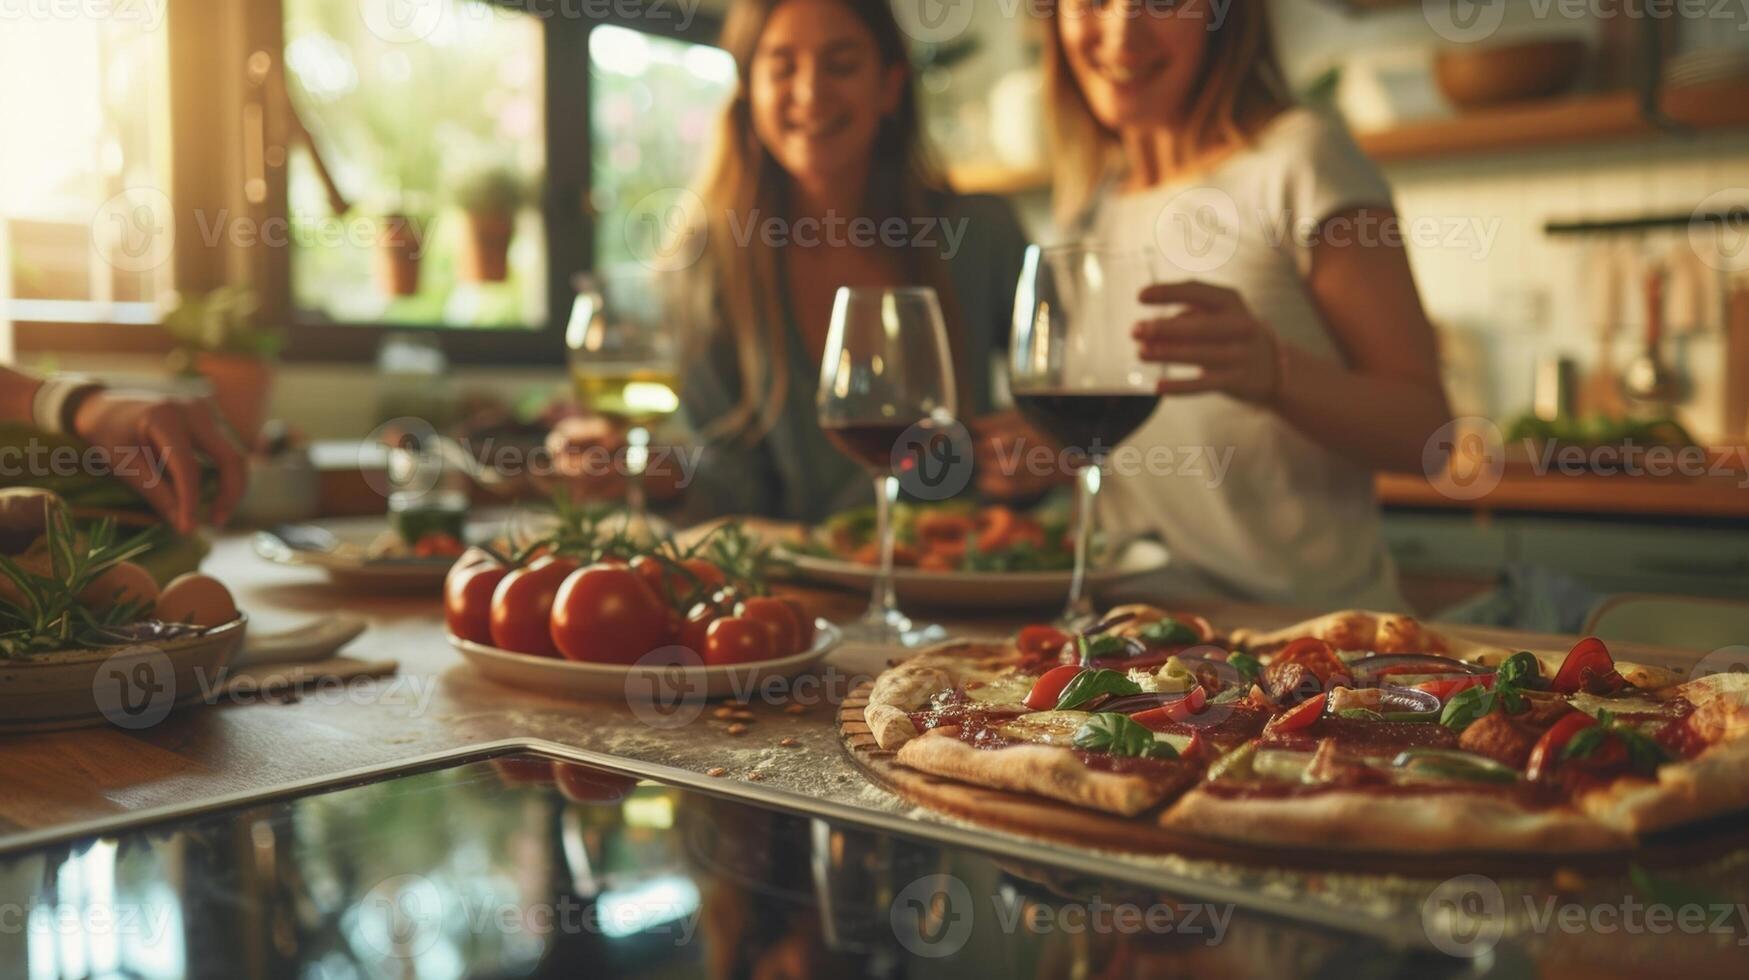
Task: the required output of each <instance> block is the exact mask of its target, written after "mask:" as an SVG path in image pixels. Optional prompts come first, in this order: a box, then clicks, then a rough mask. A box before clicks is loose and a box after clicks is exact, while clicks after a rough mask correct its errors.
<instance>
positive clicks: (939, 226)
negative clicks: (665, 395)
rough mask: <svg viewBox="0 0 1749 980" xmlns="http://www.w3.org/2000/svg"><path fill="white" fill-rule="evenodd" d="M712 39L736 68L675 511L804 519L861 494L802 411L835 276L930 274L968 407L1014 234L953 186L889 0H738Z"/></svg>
mask: <svg viewBox="0 0 1749 980" xmlns="http://www.w3.org/2000/svg"><path fill="white" fill-rule="evenodd" d="M723 45H724V47H725V48H727V49H728V51H729V53H730V54H732V55H733V56H734V58H735V63H736V71H737V78H738V82H737V85H736V90H735V95H734V98H733V101H731V102H730V104H729V106H728V108H727V109H726V110H725V112H724V114H723V118H722V123H721V128H720V131H719V133H718V137H717V146H716V150H715V156H714V158H713V159H712V160H711V161H710V163H709V165H708V166H707V168H706V172H705V178H704V180H703V182H702V184H701V187H700V192H699V197H700V198H701V200H702V214H701V215H700V216H699V225H700V227H699V228H698V229H697V231H698V233H701V234H704V235H706V236H707V240H706V247H705V249H704V251H703V255H702V259H701V261H700V262H699V263H698V264H697V265H695V266H694V267H692V268H690V269H688V270H686V272H685V276H684V278H685V285H686V287H687V288H686V290H685V293H686V298H687V300H688V306H689V310H688V313H687V315H686V319H687V320H689V321H690V322H694V323H702V324H704V325H705V330H704V332H703V335H702V338H701V339H700V341H699V342H698V344H697V347H696V350H695V352H694V356H693V360H692V363H691V365H690V368H689V369H688V370H686V371H685V372H684V377H683V381H682V390H681V399H682V403H683V407H684V410H685V412H686V414H687V417H688V418H689V420H690V421H691V422H692V423H693V425H694V426H695V427H698V428H700V429H702V430H703V431H704V432H705V433H706V435H707V436H708V437H709V438H708V440H707V445H706V447H705V453H704V455H703V457H702V459H701V461H700V465H699V466H698V468H697V472H696V473H695V474H693V475H692V480H691V486H689V487H688V488H687V489H686V491H685V495H684V500H685V510H686V512H687V515H688V516H689V517H703V516H707V515H710V514H755V515H766V516H773V517H784V518H791V519H796V520H803V521H817V520H820V519H822V518H824V517H826V516H828V515H830V514H832V513H833V512H835V511H837V510H841V509H843V508H844V507H846V506H850V505H853V504H857V503H863V502H866V501H867V498H868V495H869V488H868V480H867V478H866V476H865V475H863V474H862V472H861V471H860V470H859V469H858V468H857V466H856V464H854V463H852V462H851V461H850V460H849V459H847V458H846V457H844V456H842V455H840V454H839V453H838V452H837V451H836V450H834V449H833V448H832V446H831V444H830V443H828V442H827V441H826V439H825V437H824V435H823V434H822V433H821V431H820V428H819V425H818V423H817V422H816V419H815V407H814V397H815V387H816V384H817V381H818V378H819V364H820V357H821V355H822V352H823V350H824V347H825V339H826V332H827V327H828V323H829V320H830V316H831V308H832V302H833V296H834V294H835V293H836V292H837V290H838V287H840V286H907V285H926V286H933V287H935V289H936V291H937V293H938V294H939V296H940V299H941V305H942V309H943V312H944V314H945V316H946V319H947V326H948V331H949V333H950V335H951V340H952V346H953V351H954V356H955V359H956V362H957V368H958V373H959V374H960V376H961V378H962V385H961V389H960V390H961V392H962V395H961V399H960V401H961V405H960V412H961V415H962V417H966V418H971V417H973V416H974V415H976V414H977V413H982V412H987V411H989V409H990V372H989V366H990V359H991V355H992V353H993V352H995V351H997V350H999V349H1000V348H1001V347H1002V346H1004V345H1005V344H1006V341H1007V336H1008V330H1009V319H1010V312H1011V309H1012V306H1013V301H1014V283H1015V278H1016V276H1017V275H1018V272H1019V269H1020V264H1021V260H1022V256H1023V253H1024V251H1025V248H1026V241H1025V237H1024V235H1023V234H1022V232H1021V230H1020V227H1019V225H1018V224H1017V223H1016V222H1015V220H1014V217H1013V214H1012V212H1011V211H1010V210H1009V209H1008V207H1007V205H1006V204H1005V203H1003V202H1002V201H1000V200H998V199H996V198H990V197H972V196H959V195H955V194H953V193H952V192H951V191H949V190H948V189H947V184H946V181H945V180H944V179H943V178H942V176H941V174H940V172H939V170H938V169H937V167H936V165H935V163H934V161H933V160H932V158H931V156H930V154H929V152H928V150H927V148H926V146H925V144H924V141H923V138H922V134H921V131H920V127H919V121H918V109H917V100H916V95H915V92H914V83H913V73H912V70H911V67H910V64H909V61H908V59H907V52H906V48H905V41H904V36H903V34H902V33H901V32H900V30H899V27H898V24H897V22H896V21H895V20H894V18H893V13H892V10H891V9H890V8H889V6H888V4H887V0H736V2H735V3H734V4H733V5H732V6H731V8H730V10H729V14H728V20H727V23H726V24H725V27H724V32H723Z"/></svg>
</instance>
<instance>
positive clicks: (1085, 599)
mask: <svg viewBox="0 0 1749 980" xmlns="http://www.w3.org/2000/svg"><path fill="white" fill-rule="evenodd" d="M1101 462H1102V461H1101V460H1100V458H1099V457H1097V456H1096V457H1094V458H1092V459H1090V460H1088V463H1087V465H1086V466H1083V467H1082V468H1081V470H1080V471H1079V472H1078V473H1076V474H1075V475H1076V477H1077V479H1076V481H1075V504H1076V506H1075V571H1074V574H1073V575H1072V576H1071V577H1070V579H1069V606H1068V608H1067V609H1065V610H1063V621H1064V622H1065V623H1069V624H1075V623H1080V622H1084V621H1086V620H1088V619H1091V618H1093V597H1092V596H1090V595H1088V593H1087V552H1088V550H1089V546H1090V544H1091V542H1092V540H1093V518H1094V511H1095V503H1096V501H1097V498H1098V497H1099V484H1100V481H1101V479H1102V474H1101V473H1100V469H1099V465H1100V463H1101Z"/></svg>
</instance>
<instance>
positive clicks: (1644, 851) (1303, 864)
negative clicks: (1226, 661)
mask: <svg viewBox="0 0 1749 980" xmlns="http://www.w3.org/2000/svg"><path fill="white" fill-rule="evenodd" d="M873 686H874V685H873V682H872V681H869V682H865V683H864V684H862V685H861V686H859V687H857V688H856V689H855V690H853V691H851V693H850V695H849V696H848V697H846V698H845V700H844V702H843V704H842V705H840V707H839V711H838V735H839V740H840V742H841V743H842V744H843V746H844V750H845V752H847V753H848V754H849V756H850V759H851V761H852V762H853V763H855V765H856V767H857V768H858V769H860V770H862V772H863V773H864V774H865V775H867V776H868V777H869V779H871V780H873V781H874V782H876V783H878V784H880V785H881V786H883V787H885V788H886V789H888V790H890V791H891V792H893V793H896V794H898V795H899V796H902V797H904V798H905V799H907V800H910V801H911V802H913V803H916V804H918V805H920V806H923V807H926V808H928V809H930V810H934V811H937V812H940V813H943V814H947V815H948V816H951V817H954V818H957V819H960V820H965V821H969V822H971V823H974V824H978V825H984V826H990V827H995V828H998V829H1001V830H1005V831H1009V832H1012V833H1018V834H1023V835H1026V836H1030V837H1037V838H1041V839H1042V840H1045V841H1050V842H1054V843H1056V844H1060V845H1061V844H1066V845H1070V846H1073V847H1079V848H1093V849H1101V850H1116V851H1130V852H1136V853H1144V854H1173V855H1178V856H1181V857H1187V858H1196V859H1202V860H1208V861H1215V862H1226V863H1230V864H1241V865H1248V866H1254V867H1269V868H1280V869H1285V870H1292V871H1307V872H1311V871H1343V872H1356V873H1362V874H1379V875H1407V876H1410V877H1450V876H1452V875H1460V874H1486V875H1499V876H1517V877H1527V876H1548V875H1553V874H1554V873H1555V872H1557V871H1562V870H1571V871H1578V872H1580V873H1587V874H1622V873H1625V872H1626V871H1627V870H1628V869H1629V866H1630V865H1633V864H1639V865H1642V866H1645V867H1652V868H1665V867H1685V866H1695V865H1701V864H1705V863H1708V862H1711V861H1716V860H1720V859H1723V858H1726V857H1727V856H1729V855H1731V854H1733V853H1734V852H1736V851H1739V850H1742V849H1745V848H1749V826H1745V824H1744V820H1743V817H1742V815H1741V814H1734V815H1731V816H1728V817H1725V818H1721V819H1719V820H1714V821H1708V822H1707V823H1706V824H1704V825H1695V826H1690V827H1683V828H1678V829H1677V830H1676V831H1673V832H1670V833H1668V834H1666V835H1664V836H1663V837H1661V838H1660V839H1658V840H1656V841H1653V842H1648V843H1646V844H1643V845H1642V846H1640V847H1638V848H1635V849H1633V850H1627V851H1611V852H1596V853H1578V854H1574V853H1566V854H1555V855H1537V854H1531V853H1524V854H1485V853H1441V854H1427V853H1415V854H1402V853H1392V852H1384V851H1342V850H1337V849H1336V848H1334V847H1332V848H1320V849H1317V850H1310V849H1306V848H1288V847H1259V846H1255V845H1250V844H1238V843H1233V842H1230V841H1223V840H1218V839H1215V838H1212V837H1198V836H1193V835H1189V834H1185V833H1182V832H1179V831H1174V830H1168V829H1167V828H1165V827H1161V826H1160V825H1159V824H1158V823H1157V822H1156V819H1155V818H1156V817H1157V816H1158V814H1157V813H1154V812H1150V813H1145V814H1141V815H1139V816H1137V817H1134V818H1124V817H1119V816H1116V815H1113V814H1108V813H1100V812H1097V811H1094V810H1087V809H1083V808H1081V807H1076V806H1071V805H1069V804H1067V803H1059V802H1057V801H1055V800H1049V799H1045V798H1044V797H1039V796H1032V795H1030V794H1026V793H1014V792H1009V791H1006V790H998V789H990V788H987V787H982V786H973V785H970V784H968V783H961V782H957V781H955V780H951V779H945V778H942V777H939V776H932V775H930V774H928V773H924V772H919V771H917V770H915V769H911V768H909V767H907V766H902V765H900V764H899V763H898V762H897V761H895V759H894V755H895V753H893V752H889V751H887V750H885V749H882V748H881V747H880V746H879V745H878V744H876V743H875V738H874V734H873V733H872V732H871V731H870V729H869V726H868V722H867V720H866V718H865V717H864V716H863V709H864V708H866V707H867V706H868V695H869V691H870V689H871V688H872V687H873ZM1365 833H1366V828H1365V827H1356V828H1355V834H1356V836H1357V837H1358V836H1364V835H1365ZM1333 843H1334V842H1333ZM974 846H975V845H974Z"/></svg>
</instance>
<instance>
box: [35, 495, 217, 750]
mask: <svg viewBox="0 0 1749 980" xmlns="http://www.w3.org/2000/svg"><path fill="white" fill-rule="evenodd" d="M145 537H146V536H136V537H135V538H133V539H129V540H123V539H121V538H120V537H119V536H118V535H117V533H116V532H115V530H114V528H113V527H111V526H109V525H108V524H106V523H104V522H99V523H97V524H96V525H93V526H91V527H85V528H79V529H75V527H74V525H73V522H72V520H71V519H70V518H69V517H68V515H67V513H66V510H65V508H64V507H62V506H61V504H60V502H59V498H57V497H55V496H54V495H53V494H50V493H46V492H45V491H40V490H28V491H20V490H6V491H0V732H18V731H48V730H54V729H61V728H77V727H83V726H88V725H101V724H111V725H115V726H117V727H120V728H124V729H133V730H138V729H144V728H149V727H151V726H153V725H156V724H158V723H159V722H161V721H163V720H164V719H165V718H166V717H167V716H169V714H170V713H171V712H172V711H175V710H176V709H178V708H181V707H184V706H186V705H189V704H191V703H195V702H198V701H201V700H202V699H204V698H206V697H208V696H211V695H212V694H213V693H214V692H216V691H218V690H220V689H221V688H222V687H223V682H224V680H225V670H226V668H227V666H228V665H229V663H230V662H231V660H232V658H234V657H235V656H236V655H237V653H238V651H240V650H241V649H242V647H243V637H244V633H245V631H246V629H247V627H248V617H246V616H244V615H243V614H242V613H241V612H239V611H238V609H237V605H236V602H235V600H234V599H233V598H232V596H231V592H230V590H229V589H228V588H226V587H225V585H224V583H222V582H220V581H218V580H217V579H215V578H213V577H212V576H210V575H203V574H200V573H199V572H189V573H186V574H183V575H180V576H178V577H176V578H175V579H172V580H171V581H169V582H167V583H165V584H164V585H163V586H162V587H160V585H159V583H158V582H157V580H156V579H154V578H153V577H152V575H151V573H149V572H147V571H146V570H145V569H144V568H143V567H141V566H140V565H137V564H135V563H133V562H132V561H130V560H129V559H130V558H131V557H136V556H138V555H139V554H140V553H141V552H142V551H143V550H144V549H145V548H147V547H149V546H150V542H149V541H148V540H145Z"/></svg>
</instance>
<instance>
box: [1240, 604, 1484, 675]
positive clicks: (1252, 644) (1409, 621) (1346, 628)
mask: <svg viewBox="0 0 1749 980" xmlns="http://www.w3.org/2000/svg"><path fill="white" fill-rule="evenodd" d="M1304 636H1315V637H1317V638H1318V639H1320V640H1323V641H1325V642H1326V643H1329V644H1330V645H1331V646H1333V647H1335V648H1336V649H1337V650H1338V651H1358V650H1367V651H1371V652H1374V653H1435V654H1445V655H1447V656H1451V657H1456V658H1458V659H1460V660H1468V661H1472V662H1477V663H1479V662H1481V659H1480V658H1483V657H1489V656H1497V657H1498V658H1499V659H1501V660H1504V659H1505V658H1506V657H1508V656H1510V655H1511V653H1512V651H1510V650H1504V649H1502V648H1500V647H1496V646H1491V645H1488V644H1485V643H1476V642H1473V641H1470V640H1465V639H1462V638H1461V637H1455V636H1452V635H1450V634H1447V633H1443V632H1440V631H1438V630H1434V629H1429V628H1428V627H1427V626H1425V625H1423V624H1422V623H1421V621H1420V620H1417V619H1416V618H1414V617H1413V616H1404V615H1401V614H1399V613H1384V612H1368V611H1366V610H1364V609H1345V610H1343V611H1341V612H1333V613H1329V614H1327V615H1323V616H1318V617H1316V618H1313V619H1308V620H1306V621H1304V622H1301V623H1295V624H1294V625H1292V626H1287V627H1283V628H1282V629H1278V630H1248V629H1236V630H1234V631H1233V644H1234V645H1235V646H1237V647H1238V648H1239V649H1242V650H1247V651H1249V652H1251V653H1257V654H1268V653H1273V652H1275V651H1276V650H1279V649H1280V648H1282V647H1284V646H1287V645H1288V644H1289V643H1292V642H1293V641H1294V640H1297V639H1299V638H1301V637H1304ZM1496 662H1498V661H1496Z"/></svg>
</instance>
